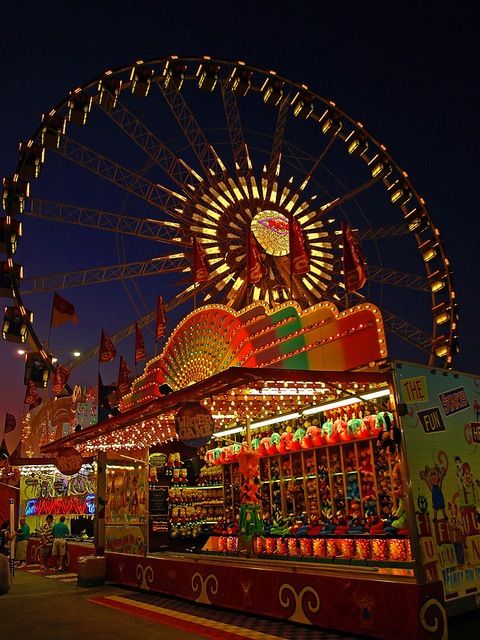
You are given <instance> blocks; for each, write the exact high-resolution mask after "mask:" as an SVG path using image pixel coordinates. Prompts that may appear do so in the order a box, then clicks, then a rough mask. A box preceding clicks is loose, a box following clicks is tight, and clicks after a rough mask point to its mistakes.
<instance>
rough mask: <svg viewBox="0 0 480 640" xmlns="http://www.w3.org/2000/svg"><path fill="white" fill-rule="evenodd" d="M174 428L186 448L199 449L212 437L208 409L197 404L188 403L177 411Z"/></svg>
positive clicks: (210, 417)
mask: <svg viewBox="0 0 480 640" xmlns="http://www.w3.org/2000/svg"><path fill="white" fill-rule="evenodd" d="M175 428H176V430H177V435H178V437H179V438H180V440H181V441H182V442H184V443H185V444H186V445H187V446H189V447H201V446H202V445H204V444H207V442H208V441H209V440H210V438H211V437H212V434H213V428H214V422H213V418H212V415H211V413H210V411H208V409H206V408H205V407H204V406H203V405H201V404H200V403H199V402H189V403H187V404H184V405H183V406H182V407H180V409H179V410H178V411H177V415H176V416H175Z"/></svg>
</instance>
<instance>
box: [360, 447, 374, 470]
mask: <svg viewBox="0 0 480 640" xmlns="http://www.w3.org/2000/svg"><path fill="white" fill-rule="evenodd" d="M372 471H373V469H372V458H371V456H370V450H369V448H368V447H364V448H363V449H360V472H361V473H371V472H372Z"/></svg>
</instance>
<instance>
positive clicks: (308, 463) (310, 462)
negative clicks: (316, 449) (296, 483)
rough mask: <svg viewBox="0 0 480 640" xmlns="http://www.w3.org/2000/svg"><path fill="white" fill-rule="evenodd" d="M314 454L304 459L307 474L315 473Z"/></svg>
mask: <svg viewBox="0 0 480 640" xmlns="http://www.w3.org/2000/svg"><path fill="white" fill-rule="evenodd" d="M315 464H316V462H315V455H312V456H309V457H308V458H307V459H306V460H305V467H306V469H307V473H308V475H309V476H312V475H314V474H315Z"/></svg>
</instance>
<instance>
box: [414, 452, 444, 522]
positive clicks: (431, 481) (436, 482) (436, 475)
mask: <svg viewBox="0 0 480 640" xmlns="http://www.w3.org/2000/svg"><path fill="white" fill-rule="evenodd" d="M447 470H448V457H447V454H446V453H445V452H444V451H440V453H439V454H438V463H436V464H434V465H433V467H429V466H426V467H425V469H423V471H421V472H420V478H421V479H422V480H423V481H424V482H425V484H426V485H427V487H428V488H429V489H430V491H431V492H432V508H433V522H436V521H437V513H438V511H441V512H442V513H443V517H444V519H445V520H448V518H447V514H446V513H445V498H444V497H443V492H442V482H443V478H444V477H445V475H446V473H447Z"/></svg>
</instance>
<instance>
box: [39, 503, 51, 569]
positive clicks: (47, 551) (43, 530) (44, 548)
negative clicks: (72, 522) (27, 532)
mask: <svg viewBox="0 0 480 640" xmlns="http://www.w3.org/2000/svg"><path fill="white" fill-rule="evenodd" d="M52 525H53V516H52V515H51V514H49V515H48V516H47V517H46V519H45V522H44V523H43V524H42V526H41V527H40V531H39V534H40V561H41V566H40V568H41V569H42V570H43V571H45V570H46V569H47V564H48V561H49V559H50V556H51V555H52V545H53V533H52V528H53V527H52Z"/></svg>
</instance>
